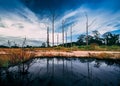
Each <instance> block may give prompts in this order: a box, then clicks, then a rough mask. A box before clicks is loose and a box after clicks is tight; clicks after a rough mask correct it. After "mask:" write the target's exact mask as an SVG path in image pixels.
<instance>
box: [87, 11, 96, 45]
mask: <svg viewBox="0 0 120 86" xmlns="http://www.w3.org/2000/svg"><path fill="white" fill-rule="evenodd" d="M85 16H86V45H88V44H89V43H88V29H89V27H90V26H91V25H92V24H93V23H94V21H95V19H94V20H93V21H92V22H91V23H90V24H89V20H88V14H87V13H85Z"/></svg>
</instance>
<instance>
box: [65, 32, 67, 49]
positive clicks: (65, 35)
mask: <svg viewBox="0 0 120 86" xmlns="http://www.w3.org/2000/svg"><path fill="white" fill-rule="evenodd" d="M65 36H66V47H67V31H66V35H65Z"/></svg>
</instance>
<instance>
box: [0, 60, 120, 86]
mask: <svg viewBox="0 0 120 86" xmlns="http://www.w3.org/2000/svg"><path fill="white" fill-rule="evenodd" d="M16 85H17V86H120V62H119V61H117V63H116V62H115V61H106V60H97V59H85V58H81V59H79V58H36V59H33V60H30V61H28V62H26V63H22V64H20V65H16V66H13V67H9V68H8V69H4V68H1V69H0V86H16Z"/></svg>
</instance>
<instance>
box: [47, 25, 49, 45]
mask: <svg viewBox="0 0 120 86" xmlns="http://www.w3.org/2000/svg"><path fill="white" fill-rule="evenodd" d="M47 47H49V27H47Z"/></svg>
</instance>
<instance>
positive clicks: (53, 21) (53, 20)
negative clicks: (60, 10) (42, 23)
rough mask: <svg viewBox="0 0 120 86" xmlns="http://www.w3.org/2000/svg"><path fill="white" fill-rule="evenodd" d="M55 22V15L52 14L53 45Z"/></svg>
mask: <svg viewBox="0 0 120 86" xmlns="http://www.w3.org/2000/svg"><path fill="white" fill-rule="evenodd" d="M54 23H55V19H54V15H53V16H52V46H54Z"/></svg>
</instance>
